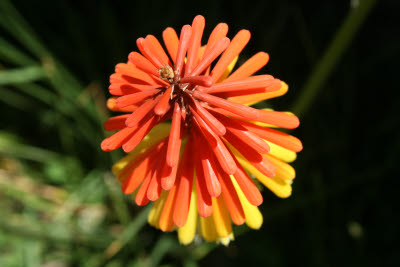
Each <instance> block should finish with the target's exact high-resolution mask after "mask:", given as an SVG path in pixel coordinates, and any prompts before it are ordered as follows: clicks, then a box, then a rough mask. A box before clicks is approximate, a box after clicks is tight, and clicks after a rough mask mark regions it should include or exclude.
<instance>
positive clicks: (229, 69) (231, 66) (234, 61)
mask: <svg viewBox="0 0 400 267" xmlns="http://www.w3.org/2000/svg"><path fill="white" fill-rule="evenodd" d="M238 58H239V56H237V57H235V59H234V60H232V62H231V63H230V64H229V66H228V67H227V68H226V70H225V71H224V73H223V74H222V76H221V78H219V80H218V82H219V83H220V82H222V81H224V80H225V79H226V77H228V75H229V74H231V72H232V70H233V68H234V67H235V65H236V62H237V61H238Z"/></svg>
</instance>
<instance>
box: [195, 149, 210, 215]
mask: <svg viewBox="0 0 400 267" xmlns="http://www.w3.org/2000/svg"><path fill="white" fill-rule="evenodd" d="M197 157H198V158H196V196H197V209H198V211H199V215H200V216H202V217H208V216H210V215H211V213H212V202H211V196H210V194H209V193H208V191H207V185H206V181H205V178H204V173H203V171H204V170H203V167H202V166H201V161H200V160H201V159H200V157H199V156H197Z"/></svg>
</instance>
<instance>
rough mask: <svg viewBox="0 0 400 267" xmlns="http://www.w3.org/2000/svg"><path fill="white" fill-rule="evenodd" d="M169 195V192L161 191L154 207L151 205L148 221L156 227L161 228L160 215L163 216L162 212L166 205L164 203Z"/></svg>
mask: <svg viewBox="0 0 400 267" xmlns="http://www.w3.org/2000/svg"><path fill="white" fill-rule="evenodd" d="M167 196H168V192H167V191H165V190H163V191H162V192H161V195H160V197H159V198H158V199H157V201H155V202H154V205H153V207H151V210H150V212H149V216H148V217H147V221H148V223H149V224H150V225H151V226H154V227H155V228H160V227H159V221H160V216H161V212H162V210H163V207H164V203H165V201H166V199H167Z"/></svg>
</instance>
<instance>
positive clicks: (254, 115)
mask: <svg viewBox="0 0 400 267" xmlns="http://www.w3.org/2000/svg"><path fill="white" fill-rule="evenodd" d="M193 96H194V97H195V98H198V99H200V100H203V101H205V102H208V103H209V104H211V105H214V106H216V107H220V108H222V109H226V110H228V111H230V112H232V113H235V114H238V115H240V116H243V117H245V118H247V119H249V120H257V119H258V117H259V110H257V109H254V108H251V107H247V106H244V105H240V104H237V103H233V102H229V101H227V100H225V99H222V98H219V97H216V96H212V95H209V94H206V93H202V92H200V91H199V90H195V91H194V92H193Z"/></svg>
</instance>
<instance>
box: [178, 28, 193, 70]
mask: <svg viewBox="0 0 400 267" xmlns="http://www.w3.org/2000/svg"><path fill="white" fill-rule="evenodd" d="M191 36H192V27H191V26H190V25H185V26H183V27H182V30H181V36H180V38H179V46H178V52H177V54H176V63H175V71H177V72H178V74H179V75H182V67H183V63H184V61H185V56H186V51H187V49H188V47H189V44H190V40H191Z"/></svg>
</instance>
